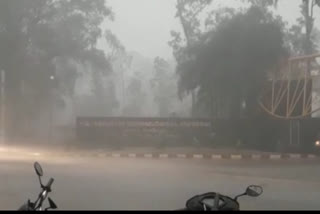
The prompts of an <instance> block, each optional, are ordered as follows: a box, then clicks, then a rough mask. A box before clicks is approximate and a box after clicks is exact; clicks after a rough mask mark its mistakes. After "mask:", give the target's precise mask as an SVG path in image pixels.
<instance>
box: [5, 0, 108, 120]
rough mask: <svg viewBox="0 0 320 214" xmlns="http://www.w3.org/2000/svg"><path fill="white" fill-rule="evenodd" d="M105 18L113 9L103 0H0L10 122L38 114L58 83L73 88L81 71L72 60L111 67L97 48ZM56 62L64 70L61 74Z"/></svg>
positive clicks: (99, 67)
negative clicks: (60, 75) (57, 72)
mask: <svg viewBox="0 0 320 214" xmlns="http://www.w3.org/2000/svg"><path fill="white" fill-rule="evenodd" d="M105 19H109V20H113V12H112V10H111V8H110V7H108V6H107V5H106V4H105V1H104V0H90V1H86V0H24V1H20V0H3V1H0V69H3V70H5V72H6V87H7V90H6V91H7V105H8V108H7V109H10V112H8V114H9V115H8V117H9V118H10V119H8V120H9V121H11V122H12V123H13V124H14V123H15V121H18V120H19V121H21V119H22V118H23V117H27V116H31V115H33V116H39V115H40V113H39V111H40V110H45V109H46V108H45V106H48V105H50V102H49V103H48V100H50V99H51V97H50V96H51V95H50V94H51V93H52V90H54V89H56V88H58V87H59V84H63V85H64V86H66V87H67V88H68V91H69V92H71V93H72V91H73V89H74V85H75V80H76V77H77V76H78V75H80V73H79V72H78V70H77V69H75V67H74V65H75V64H80V65H82V66H85V67H86V66H89V67H90V68H92V70H93V72H95V73H97V74H106V73H108V72H111V66H110V61H109V60H108V59H107V57H106V56H105V53H104V51H102V50H99V49H97V47H96V44H97V41H98V39H100V38H101V37H102V35H103V32H102V31H101V28H100V24H101V23H102V22H103V21H104V20H105ZM57 66H60V67H61V66H62V67H63V69H65V74H63V78H59V76H58V75H57V74H56V71H57ZM60 70H61V69H60ZM50 76H54V77H55V78H54V81H53V79H50ZM67 77H68V78H67ZM22 86H23V87H22ZM58 97H59V96H58ZM26 100H29V102H28V103H29V105H27V104H26ZM28 109H29V110H30V111H32V112H34V114H30V112H28ZM27 112H28V113H27ZM16 125H17V124H16Z"/></svg>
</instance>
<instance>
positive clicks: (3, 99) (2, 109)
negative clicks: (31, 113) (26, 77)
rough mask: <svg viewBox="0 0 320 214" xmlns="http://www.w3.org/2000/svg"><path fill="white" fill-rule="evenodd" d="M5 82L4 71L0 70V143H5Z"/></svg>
mask: <svg viewBox="0 0 320 214" xmlns="http://www.w3.org/2000/svg"><path fill="white" fill-rule="evenodd" d="M5 83H6V73H5V71H4V70H1V133H0V134H1V144H5V133H6V132H5V124H6V122H5V115H6V104H5V100H6V97H5V95H6V94H5V89H6V86H5Z"/></svg>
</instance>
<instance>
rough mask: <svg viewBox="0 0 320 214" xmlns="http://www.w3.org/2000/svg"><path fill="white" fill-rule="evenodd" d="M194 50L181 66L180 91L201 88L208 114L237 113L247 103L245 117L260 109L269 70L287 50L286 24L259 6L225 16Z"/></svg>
mask: <svg viewBox="0 0 320 214" xmlns="http://www.w3.org/2000/svg"><path fill="white" fill-rule="evenodd" d="M189 51H190V52H191V53H192V54H193V55H194V56H195V57H194V58H192V59H190V60H188V61H185V62H184V63H182V64H180V65H178V68H177V69H178V70H181V71H183V72H180V73H179V74H180V76H179V77H180V79H179V90H180V92H187V93H188V92H189V91H192V90H194V89H195V88H197V87H199V92H198V104H199V105H202V106H203V107H205V108H206V109H207V110H208V111H209V115H211V116H213V117H232V118H237V117H239V116H240V114H241V112H240V111H241V106H242V104H243V103H245V106H246V109H245V110H246V116H253V115H255V114H256V113H257V112H256V111H257V109H258V107H257V106H258V103H257V98H258V97H259V95H260V92H261V89H262V87H263V85H264V83H265V81H266V80H267V73H268V71H269V70H270V69H272V68H273V67H274V66H275V65H277V64H278V61H279V59H280V58H281V57H282V56H285V55H286V50H285V48H284V41H283V32H282V30H281V26H280V25H279V23H278V22H277V20H275V19H270V16H268V14H266V13H265V11H264V10H261V9H260V8H259V7H251V8H250V9H249V10H248V11H247V12H245V13H241V12H238V13H237V14H236V15H235V16H233V17H231V18H230V19H225V20H224V21H223V22H222V23H221V24H219V25H218V26H217V28H216V29H213V30H212V31H210V32H208V33H207V34H206V35H205V36H202V39H201V40H200V41H199V42H198V43H197V45H196V46H195V47H193V48H191V49H189Z"/></svg>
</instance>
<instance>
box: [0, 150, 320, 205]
mask: <svg viewBox="0 0 320 214" xmlns="http://www.w3.org/2000/svg"><path fill="white" fill-rule="evenodd" d="M35 160H38V161H39V162H40V163H41V164H42V167H43V170H44V173H45V181H47V179H49V176H53V177H54V178H55V183H54V184H53V190H54V192H53V193H52V194H51V197H52V198H53V199H54V200H55V202H56V203H57V205H58V206H59V208H60V209H63V210H119V209H121V210H141V209H142V210H174V209H178V208H182V207H184V205H185V202H186V200H187V199H189V198H190V197H192V196H193V195H196V194H199V193H205V192H209V191H219V192H220V193H224V194H228V195H231V196H234V195H235V194H237V193H241V192H242V191H243V190H245V188H246V186H247V185H250V184H259V185H262V186H263V187H264V194H263V195H262V196H261V197H259V198H242V199H240V203H241V206H242V207H241V208H242V209H244V210H266V209H267V210H293V209H299V210H305V209H306V210H314V209H320V203H319V199H320V179H319V178H320V162H319V161H317V160H313V161H306V160H304V161H302V160H301V161H290V162H289V161H264V162H263V161H251V162H248V161H240V162H237V161H226V160H224V161H222V160H221V161H214V160H175V159H171V160H154V159H150V160H149V159H122V158H121V159H120V158H119V159H117V158H109V159H98V158H77V159H75V158H72V159H71V158H62V159H61V158H60V159H56V158H50V157H41V156H39V157H37V156H35V157H29V156H28V157H21V156H19V157H14V156H13V155H7V156H6V155H4V154H2V155H1V157H0V193H1V194H0V209H9V210H15V209H17V208H18V207H19V206H20V205H21V204H22V203H23V202H25V201H26V200H27V199H28V198H31V199H34V198H35V197H36V196H37V194H38V191H39V186H38V180H37V177H36V175H35V173H34V170H33V161H35Z"/></svg>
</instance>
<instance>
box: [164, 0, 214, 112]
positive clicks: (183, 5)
mask: <svg viewBox="0 0 320 214" xmlns="http://www.w3.org/2000/svg"><path fill="white" fill-rule="evenodd" d="M211 2H212V0H194V1H189V0H177V5H176V9H177V13H176V18H179V20H180V23H181V26H182V29H183V33H184V38H185V39H184V40H183V39H182V37H181V34H180V33H178V32H176V31H172V32H171V36H172V37H173V40H172V41H170V42H169V45H170V46H171V47H172V48H173V54H174V56H175V58H176V60H177V62H178V64H180V63H183V62H184V61H185V60H188V59H189V58H190V57H192V56H190V55H189V53H187V52H185V49H186V48H189V47H191V46H193V44H194V42H196V41H197V40H198V38H199V36H200V35H201V30H200V29H201V23H200V19H199V17H198V16H199V14H201V12H202V11H203V10H204V9H205V8H206V7H207V6H208V5H210V4H211ZM183 43H185V44H183ZM191 94H192V113H191V114H192V115H193V114H194V106H195V102H196V96H195V92H194V91H192V93H191Z"/></svg>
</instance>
